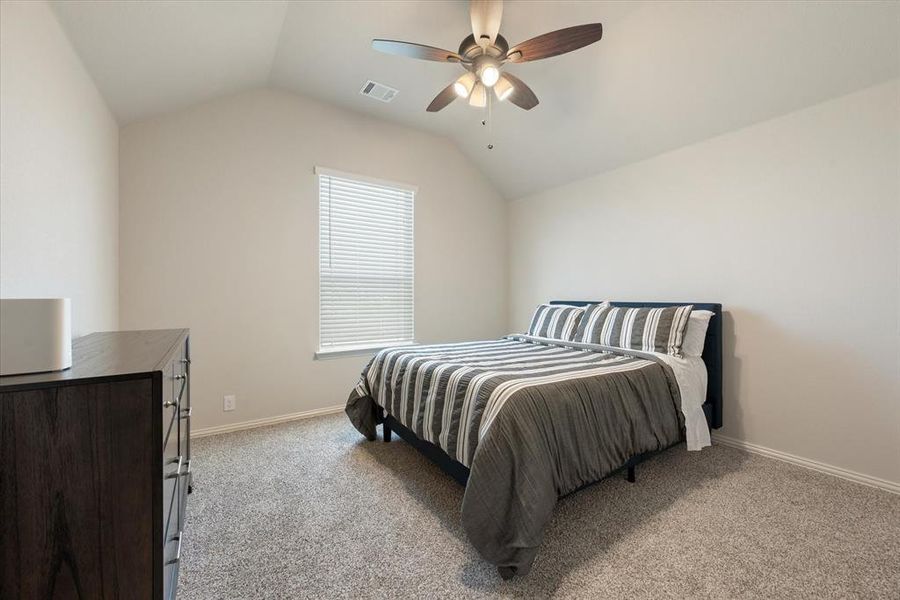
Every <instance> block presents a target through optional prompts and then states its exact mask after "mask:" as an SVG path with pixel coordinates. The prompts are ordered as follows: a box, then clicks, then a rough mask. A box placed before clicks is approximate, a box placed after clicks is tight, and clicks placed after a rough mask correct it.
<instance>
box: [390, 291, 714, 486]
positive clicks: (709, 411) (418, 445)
mask: <svg viewBox="0 0 900 600" xmlns="http://www.w3.org/2000/svg"><path fill="white" fill-rule="evenodd" d="M599 302H600V301H599V300H553V301H551V302H550V304H567V305H572V306H586V305H588V304H598V303H599ZM610 304H611V305H613V306H620V307H624V308H634V307H641V306H649V307H652V308H664V307H667V306H683V305H685V304H691V305H693V307H694V310H708V311H711V312H712V313H713V317H712V318H711V319H710V320H709V327H708V328H707V330H706V340H705V342H704V345H703V355H702V358H703V362H704V363H705V364H706V371H707V374H708V381H707V386H706V402H705V403H704V404H703V413H704V414H705V415H706V421H707V422H708V423H709V427H710V429H718V428H720V427H721V426H722V305H721V304H710V303H705V302H610ZM378 422H379V423H381V424H382V428H383V433H384V441H385V442H389V441H391V432H396V433H397V435H399V436H400V437H401V438H402V439H403V440H404V441H406V442H407V443H408V444H409V445H410V446H413V447H414V448H415V449H416V450H418V451H419V452H421V453H422V454H424V455H425V456H426V457H428V458H429V459H430V460H431V461H432V462H434V463H435V464H436V465H437V466H438V467H440V468H441V469H442V470H443V471H444V472H445V473H447V474H448V475H450V476H451V477H453V478H454V479H455V480H456V481H458V482H459V483H460V484H462V485H466V482H468V480H469V469H468V467H466V466H465V465H463V464H462V463H461V462H459V461H457V460H454V459H452V458H450V456H449V455H448V454H447V453H446V452H444V451H443V450H441V448H440V447H438V446H436V445H435V444H432V443H431V442H427V441H425V440H423V439H420V438H419V437H418V436H417V435H416V434H415V433H413V432H412V431H411V430H409V429H408V428H407V427H406V426H404V425H403V424H401V423H400V422H399V421H397V420H396V419H395V418H394V417H392V416H391V415H389V414H386V413H384V411H383V410H382V412H381V414H380V415H378ZM653 454H656V452H650V453H645V454H639V455H637V456H632V457H631V458H630V459H628V461H627V462H626V463H625V464H624V465H622V466H621V467H620V468H619V469H617V470H616V471H614V472H613V473H610V476H611V475H613V474H615V473H618V472H621V471H625V473H626V475H625V477H626V479H627V480H628V481H630V482H631V483H634V481H635V467H636V466H637V465H638V464H639V463H640V462H641V461H643V460H644V459H645V458H648V457H650V456H652V455H653Z"/></svg>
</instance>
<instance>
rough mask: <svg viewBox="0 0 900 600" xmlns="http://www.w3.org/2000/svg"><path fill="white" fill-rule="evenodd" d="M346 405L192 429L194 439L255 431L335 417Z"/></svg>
mask: <svg viewBox="0 0 900 600" xmlns="http://www.w3.org/2000/svg"><path fill="white" fill-rule="evenodd" d="M345 406H346V405H345V404H339V405H336V406H326V407H325V408H316V409H313V410H304V411H301V412H296V413H291V414H289V415H280V416H277V417H267V418H265V419H254V420H252V421H242V422H241V423H230V424H228V425H218V426H216V427H203V428H201V429H192V430H191V437H192V438H202V437H207V436H210V435H219V434H220V433H231V432H232V431H241V430H243V429H254V428H256V427H265V426H266V425H277V424H278V423H287V422H288V421H297V420H299V419H310V418H312V417H320V416H322V415H333V414H335V413H339V412H342V411H343V410H344V407H345Z"/></svg>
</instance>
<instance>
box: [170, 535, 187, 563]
mask: <svg viewBox="0 0 900 600" xmlns="http://www.w3.org/2000/svg"><path fill="white" fill-rule="evenodd" d="M183 533H184V532H183V531H179V532H178V533H176V534H175V535H173V536H172V537H170V538H169V541H170V542H178V546H177V547H176V548H175V558H170V559H169V560H167V561H166V564H167V565H174V564H175V563H177V562H178V561H179V560H181V538H182V534H183Z"/></svg>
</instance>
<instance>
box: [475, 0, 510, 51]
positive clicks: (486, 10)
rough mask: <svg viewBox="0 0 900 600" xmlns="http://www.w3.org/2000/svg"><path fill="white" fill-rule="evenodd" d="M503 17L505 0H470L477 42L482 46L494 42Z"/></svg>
mask: <svg viewBox="0 0 900 600" xmlns="http://www.w3.org/2000/svg"><path fill="white" fill-rule="evenodd" d="M502 17H503V0H470V1H469V18H470V19H471V20H472V33H473V34H474V36H475V42H476V43H477V44H478V45H479V46H481V47H482V48H484V47H486V46H489V45H491V44H493V43H494V40H496V39H497V33H498V32H499V31H500V19H501V18H502Z"/></svg>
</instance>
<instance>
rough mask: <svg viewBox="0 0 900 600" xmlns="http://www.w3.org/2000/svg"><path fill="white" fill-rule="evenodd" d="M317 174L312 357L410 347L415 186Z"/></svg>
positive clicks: (319, 170) (318, 170) (320, 171)
mask: <svg viewBox="0 0 900 600" xmlns="http://www.w3.org/2000/svg"><path fill="white" fill-rule="evenodd" d="M316 174H317V175H318V177H319V354H325V355H327V354H331V353H339V352H351V351H354V350H363V349H372V348H378V347H385V346H393V345H399V344H404V343H412V341H413V199H414V197H415V192H416V190H415V188H413V187H410V186H406V185H403V184H393V183H389V182H382V181H377V180H373V179H368V178H365V177H358V176H355V175H347V174H345V173H339V172H337V171H330V170H326V169H322V168H318V167H317V168H316Z"/></svg>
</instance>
